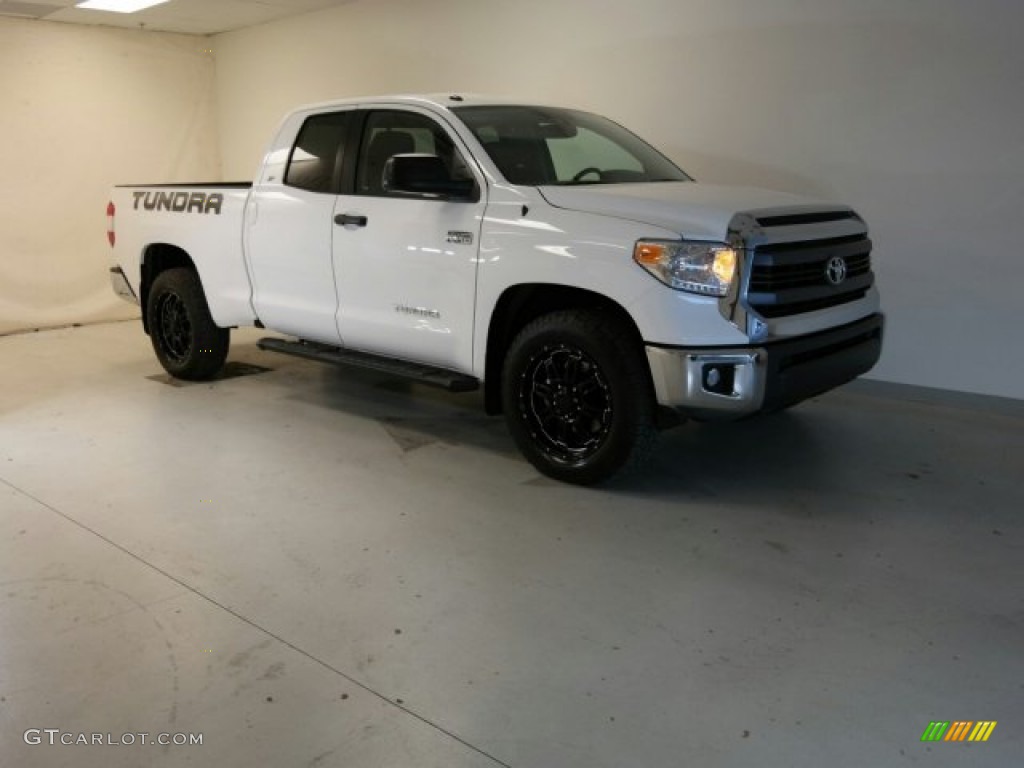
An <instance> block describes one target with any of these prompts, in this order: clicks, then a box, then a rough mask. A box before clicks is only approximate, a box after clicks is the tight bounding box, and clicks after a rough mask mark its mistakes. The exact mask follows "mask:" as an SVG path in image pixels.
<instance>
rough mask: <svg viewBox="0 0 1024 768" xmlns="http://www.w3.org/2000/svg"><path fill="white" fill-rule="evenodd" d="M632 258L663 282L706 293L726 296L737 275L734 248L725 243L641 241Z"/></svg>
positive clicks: (678, 287) (692, 291)
mask: <svg viewBox="0 0 1024 768" xmlns="http://www.w3.org/2000/svg"><path fill="white" fill-rule="evenodd" d="M633 260H634V261H635V262H636V263H637V264H639V265H640V266H641V267H643V268H644V269H646V270H647V271H648V272H650V273H651V274H652V275H654V276H655V277H656V278H658V279H659V280H661V282H663V283H664V284H665V285H667V286H669V287H671V288H676V289H678V290H680V291H690V292H691V293H700V294H703V295H705V296H725V295H726V294H727V293H728V292H729V286H730V285H732V280H733V277H734V276H735V274H736V261H737V258H736V251H735V249H733V248H730V247H729V246H727V245H726V244H725V243H687V242H682V241H677V240H641V241H640V242H639V243H637V244H636V247H635V248H634V249H633Z"/></svg>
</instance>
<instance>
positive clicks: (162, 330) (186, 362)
mask: <svg viewBox="0 0 1024 768" xmlns="http://www.w3.org/2000/svg"><path fill="white" fill-rule="evenodd" d="M146 320H147V323H148V325H149V338H150V340H151V341H152V342H153V351H155V352H156V356H157V359H158V360H159V361H160V364H161V365H162V366H163V367H164V370H165V371H167V372H168V373H169V374H171V375H172V376H174V377H175V378H178V379H187V380H191V381H203V380H206V379H212V378H213V377H214V376H216V375H217V373H218V372H219V371H220V369H221V368H222V367H223V365H224V360H225V359H226V358H227V355H228V345H229V343H230V339H231V332H230V331H229V330H228V329H227V328H220V327H218V326H217V325H216V323H214V322H213V318H212V317H211V316H210V308H209V306H208V305H207V303H206V295H205V294H204V293H203V286H202V283H200V282H199V276H198V275H197V274H196V273H195V272H193V271H192V270H190V269H182V268H178V269H169V270H167V271H166V272H161V273H160V275H159V276H157V278H156V280H154V281H153V287H152V288H150V290H149V299H148V301H147V302H146Z"/></svg>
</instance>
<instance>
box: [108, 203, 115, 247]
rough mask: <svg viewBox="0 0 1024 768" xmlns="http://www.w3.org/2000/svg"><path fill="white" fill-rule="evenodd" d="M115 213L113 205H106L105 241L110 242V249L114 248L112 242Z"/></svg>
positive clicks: (113, 238)
mask: <svg viewBox="0 0 1024 768" xmlns="http://www.w3.org/2000/svg"><path fill="white" fill-rule="evenodd" d="M115 211H116V209H115V208H114V203H113V202H109V203H107V240H109V241H110V247H111V248H113V247H114V240H115V236H114V213H115Z"/></svg>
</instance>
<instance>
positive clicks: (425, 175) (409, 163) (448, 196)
mask: <svg viewBox="0 0 1024 768" xmlns="http://www.w3.org/2000/svg"><path fill="white" fill-rule="evenodd" d="M475 189H476V182H474V181H473V179H453V178H452V177H451V176H449V175H448V168H447V167H446V166H445V164H444V161H443V160H442V159H441V158H439V157H438V156H437V155H425V154H405V155H395V156H394V157H391V158H389V159H388V161H387V163H385V164H384V191H385V192H405V193H408V194H414V195H430V196H432V197H437V198H440V199H442V200H471V199H472V198H473V196H474V195H473V192H474V190H475Z"/></svg>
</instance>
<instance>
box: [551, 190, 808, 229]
mask: <svg viewBox="0 0 1024 768" xmlns="http://www.w3.org/2000/svg"><path fill="white" fill-rule="evenodd" d="M540 193H541V195H543V196H544V199H545V200H547V201H548V202H549V203H550V204H551V205H553V206H555V207H556V208H565V209H568V210H572V211H581V212H584V213H595V214H599V215H602V216H614V217H616V218H620V219H629V220H631V221H636V222H640V223H641V224H650V225H652V226H655V227H661V228H663V229H668V230H670V231H672V232H678V233H679V234H680V235H681V236H682V237H684V238H686V239H690V240H724V239H725V237H726V233H727V231H728V228H729V222H730V220H731V219H732V217H733V216H734V215H735V214H736V213H739V212H740V211H754V210H759V209H772V208H790V209H791V208H794V207H805V206H808V205H813V204H814V203H815V201H814V200H810V199H808V198H805V197H800V196H798V195H791V194H788V193H785V192H774V191H771V190H767V189H755V188H753V187H728V186H719V185H715V184H698V183H696V182H692V181H684V182H653V183H646V184H595V185H579V186H565V187H561V186H557V187H556V186H545V187H540ZM815 207H817V208H821V203H820V202H818V203H817V205H815Z"/></svg>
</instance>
